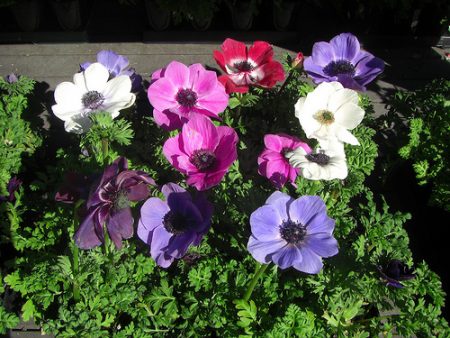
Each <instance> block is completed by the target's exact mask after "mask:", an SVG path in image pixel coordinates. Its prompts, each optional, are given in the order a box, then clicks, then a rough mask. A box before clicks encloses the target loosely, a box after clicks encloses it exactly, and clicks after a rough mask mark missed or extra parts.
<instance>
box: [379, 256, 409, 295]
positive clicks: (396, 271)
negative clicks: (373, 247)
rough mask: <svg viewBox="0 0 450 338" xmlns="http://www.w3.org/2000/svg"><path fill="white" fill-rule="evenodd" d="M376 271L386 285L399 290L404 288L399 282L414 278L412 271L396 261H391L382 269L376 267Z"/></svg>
mask: <svg viewBox="0 0 450 338" xmlns="http://www.w3.org/2000/svg"><path fill="white" fill-rule="evenodd" d="M378 271H379V272H380V274H381V276H382V277H383V279H384V280H385V281H386V285H388V286H393V287H395V288H399V289H401V288H403V287H404V285H403V284H402V283H400V282H401V281H405V280H410V279H413V278H414V277H416V275H415V274H414V273H413V270H412V269H410V268H408V267H407V266H406V265H405V264H404V263H403V262H401V261H399V260H398V259H393V260H391V261H390V262H389V263H388V264H386V265H385V266H384V267H382V266H378Z"/></svg>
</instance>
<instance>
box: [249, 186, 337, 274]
mask: <svg viewBox="0 0 450 338" xmlns="http://www.w3.org/2000/svg"><path fill="white" fill-rule="evenodd" d="M334 224H335V223H334V220H333V219H331V218H330V217H328V215H327V211H326V206H325V203H324V202H323V201H322V199H321V198H320V197H319V196H302V197H300V198H297V199H296V200H294V199H293V198H292V197H290V196H289V195H287V194H284V193H282V192H280V191H276V192H274V193H273V194H272V195H271V196H270V197H269V198H268V199H267V201H266V204H265V205H263V206H262V207H260V208H258V209H256V210H255V211H254V212H253V213H252V214H251V216H250V225H251V228H252V235H251V236H250V240H249V241H248V245H247V248H248V251H250V253H251V254H252V256H253V258H255V259H256V260H257V261H258V262H260V263H262V264H268V263H270V262H274V263H275V264H276V265H278V266H279V267H280V268H281V269H286V268H289V267H291V266H292V267H294V268H295V269H297V270H299V271H303V272H306V273H311V274H315V273H319V271H320V270H321V269H322V267H323V263H322V257H331V256H334V255H336V254H337V253H338V243H337V241H336V239H335V238H334V237H333V230H334Z"/></svg>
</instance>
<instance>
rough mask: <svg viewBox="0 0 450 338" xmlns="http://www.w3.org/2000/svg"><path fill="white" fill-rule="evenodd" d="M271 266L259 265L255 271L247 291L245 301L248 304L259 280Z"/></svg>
mask: <svg viewBox="0 0 450 338" xmlns="http://www.w3.org/2000/svg"><path fill="white" fill-rule="evenodd" d="M268 266H269V264H259V266H258V268H257V269H256V271H255V275H254V276H253V279H252V280H251V282H250V284H249V286H248V288H247V291H245V295H244V300H245V301H246V302H247V301H248V300H249V299H250V296H251V295H252V292H253V289H254V288H255V286H256V283H257V282H258V280H259V278H260V277H261V276H262V274H263V273H264V272H265V271H266V269H267V267H268Z"/></svg>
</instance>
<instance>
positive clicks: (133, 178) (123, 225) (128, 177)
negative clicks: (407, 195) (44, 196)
mask: <svg viewBox="0 0 450 338" xmlns="http://www.w3.org/2000/svg"><path fill="white" fill-rule="evenodd" d="M149 184H151V185H155V181H154V180H153V179H152V178H150V177H149V176H148V175H147V174H146V173H144V172H143V171H138V170H128V161H127V159H126V158H124V157H119V158H117V159H116V160H115V161H114V162H113V163H112V164H111V165H110V166H108V167H107V168H106V169H105V171H104V172H103V176H102V178H101V179H100V182H99V184H98V186H97V187H96V188H95V190H94V191H93V193H91V194H90V196H89V199H88V201H87V204H86V208H87V216H86V218H85V219H84V221H83V222H82V223H81V225H80V228H79V229H78V231H77V232H76V234H75V237H74V238H75V243H76V244H77V245H78V247H80V248H81V249H91V248H93V247H95V246H97V245H100V244H102V243H103V241H104V233H103V231H104V227H106V230H107V231H108V234H109V237H110V238H111V240H112V241H113V242H114V244H115V245H116V247H117V248H118V249H120V248H121V247H122V239H128V238H130V237H131V236H133V223H134V220H133V216H132V214H131V209H130V202H132V201H133V202H136V201H142V200H143V199H145V198H147V197H148V194H149V190H148V185H149Z"/></svg>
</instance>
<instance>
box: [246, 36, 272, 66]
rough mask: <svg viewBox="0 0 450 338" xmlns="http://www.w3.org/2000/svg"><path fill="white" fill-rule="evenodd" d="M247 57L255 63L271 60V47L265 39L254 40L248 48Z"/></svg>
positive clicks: (260, 63) (259, 63)
mask: <svg viewBox="0 0 450 338" xmlns="http://www.w3.org/2000/svg"><path fill="white" fill-rule="evenodd" d="M248 57H249V59H252V60H253V61H255V63H256V64H257V65H262V64H264V63H267V62H270V61H272V57H273V48H272V46H271V45H270V44H268V43H267V42H265V41H255V43H254V44H253V45H252V46H251V47H250V49H249V50H248Z"/></svg>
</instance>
